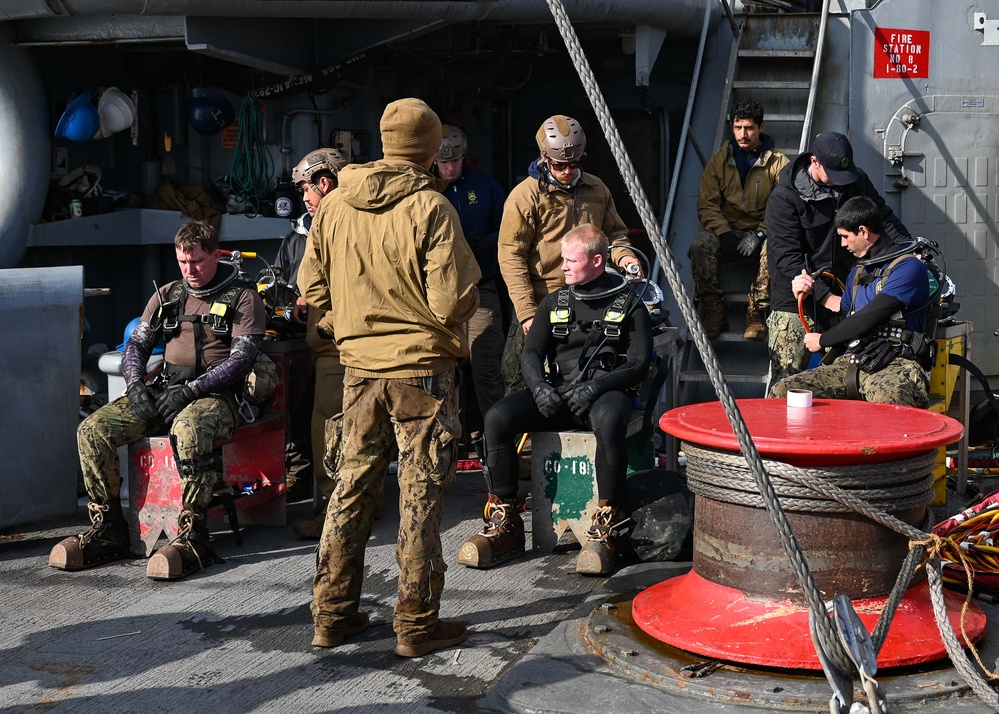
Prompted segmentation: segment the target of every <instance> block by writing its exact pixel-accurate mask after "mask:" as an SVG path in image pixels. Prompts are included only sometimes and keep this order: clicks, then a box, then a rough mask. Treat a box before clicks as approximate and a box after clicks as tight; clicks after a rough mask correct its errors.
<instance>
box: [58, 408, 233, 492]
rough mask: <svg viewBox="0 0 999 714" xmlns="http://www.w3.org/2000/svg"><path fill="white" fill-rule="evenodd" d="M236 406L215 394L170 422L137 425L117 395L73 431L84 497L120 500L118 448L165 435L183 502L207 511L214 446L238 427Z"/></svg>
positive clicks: (215, 475) (213, 471)
mask: <svg viewBox="0 0 999 714" xmlns="http://www.w3.org/2000/svg"><path fill="white" fill-rule="evenodd" d="M236 414H237V410H236V404H235V402H234V401H233V400H232V399H230V398H228V397H223V396H219V395H209V396H207V397H203V398H202V399H196V400H195V401H193V402H191V403H190V404H189V405H187V406H186V407H185V408H184V409H183V410H182V411H181V412H180V414H178V415H177V418H176V419H174V420H173V422H172V423H171V424H169V425H167V423H166V422H164V421H162V420H159V419H158V420H156V421H154V422H151V423H146V422H144V421H141V420H140V419H139V418H138V417H136V416H135V414H133V413H132V409H131V407H130V406H129V403H128V397H127V396H125V397H121V398H119V399H116V400H114V401H113V402H111V403H110V404H108V405H106V406H103V407H101V408H100V409H98V410H97V411H96V412H94V413H93V414H91V415H90V416H89V417H87V418H86V419H85V420H84V421H83V422H82V423H81V424H80V426H79V428H78V429H77V444H78V446H79V451H80V466H81V468H82V469H83V482H84V484H85V485H86V488H87V496H88V497H89V498H90V500H91V501H93V502H94V503H100V504H106V503H109V502H111V501H112V500H117V499H119V498H120V497H121V470H120V469H119V467H118V447H119V446H125V445H126V444H132V443H134V442H136V441H138V440H139V439H142V438H145V437H147V436H158V435H160V434H169V436H170V441H171V443H172V444H173V447H174V455H175V457H176V460H177V471H178V473H179V474H180V482H181V494H182V495H181V500H182V502H183V504H184V505H185V506H188V507H189V508H192V509H194V510H196V511H200V510H203V509H205V508H207V507H208V503H209V502H210V501H211V500H212V489H213V488H214V486H215V482H216V481H217V480H218V478H219V476H220V474H219V471H218V466H217V464H216V461H215V458H214V455H213V453H212V452H213V447H214V444H215V443H216V442H218V441H225V440H226V439H228V438H229V437H230V436H232V432H233V430H235V428H236V419H237V417H236Z"/></svg>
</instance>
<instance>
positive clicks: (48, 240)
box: [28, 208, 291, 248]
mask: <svg viewBox="0 0 999 714" xmlns="http://www.w3.org/2000/svg"><path fill="white" fill-rule="evenodd" d="M186 220H188V219H187V218H185V217H184V215H183V214H182V213H180V212H179V211H158V210H155V209H151V208H128V209H124V210H121V211H114V212H113V213H101V214H99V215H96V216H83V217H82V218H76V219H67V220H63V221H53V222H52V223H36V224H35V225H33V226H31V229H30V231H29V232H28V247H32V248H45V247H62V246H94V245H169V244H170V243H173V237H174V235H176V233H177V229H178V228H179V227H180V224H181V223H183V222H184V221H186ZM290 229H291V225H290V222H289V221H288V219H287V218H264V217H262V216H257V217H254V218H250V217H248V216H244V215H229V214H226V215H223V216H222V225H221V229H220V231H219V240H220V241H221V242H223V243H225V242H226V241H247V240H269V239H280V238H283V237H284V236H285V235H286V234H287V233H288V231H289V230H290Z"/></svg>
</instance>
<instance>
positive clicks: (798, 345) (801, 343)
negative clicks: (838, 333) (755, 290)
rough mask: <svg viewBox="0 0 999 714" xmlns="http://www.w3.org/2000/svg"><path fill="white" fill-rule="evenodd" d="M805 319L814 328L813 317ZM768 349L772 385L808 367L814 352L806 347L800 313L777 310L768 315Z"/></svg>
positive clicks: (770, 382)
mask: <svg viewBox="0 0 999 714" xmlns="http://www.w3.org/2000/svg"><path fill="white" fill-rule="evenodd" d="M805 319H806V320H808V326H809V329H811V328H813V327H814V323H813V322H812V320H811V318H809V317H807V316H806V318H805ZM767 350H768V351H769V352H770V380H769V382H768V384H770V385H773V384H777V382H779V381H780V380H782V379H784V378H785V377H790V376H791V375H792V374H798V372H803V371H804V370H805V369H807V368H808V361H809V360H810V359H811V358H812V353H811V352H809V351H808V348H807V347H805V328H804V326H802V324H801V318H799V317H798V313H796V312H780V311H776V310H775V311H774V312H771V313H770V315H768V316H767Z"/></svg>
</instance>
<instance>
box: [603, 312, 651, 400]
mask: <svg viewBox="0 0 999 714" xmlns="http://www.w3.org/2000/svg"><path fill="white" fill-rule="evenodd" d="M627 329H628V349H627V351H626V352H625V361H624V363H623V364H621V365H619V366H618V367H615V368H614V370H613V371H612V372H608V373H607V374H601V375H599V376H597V377H594V379H593V382H594V383H595V384H596V385H597V386H598V387H599V388H600V393H601V394H604V393H605V392H610V391H613V390H615V389H619V390H624V389H628V388H629V387H634V386H635V385H636V384H641V383H642V381H643V380H644V379H645V378H646V377H647V376H648V374H649V364H650V363H651V362H652V320H651V318H650V317H649V311H648V309H646V307H645V304H644V303H642V302H640V301H636V304H635V305H634V306H633V307H632V308H631V310H630V312H629V314H628V325H627Z"/></svg>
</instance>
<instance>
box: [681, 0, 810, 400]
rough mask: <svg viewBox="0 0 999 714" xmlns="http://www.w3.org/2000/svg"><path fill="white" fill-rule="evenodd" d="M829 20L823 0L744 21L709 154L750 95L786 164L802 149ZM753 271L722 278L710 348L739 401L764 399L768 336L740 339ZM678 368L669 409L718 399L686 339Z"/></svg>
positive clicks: (735, 269)
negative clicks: (720, 324)
mask: <svg viewBox="0 0 999 714" xmlns="http://www.w3.org/2000/svg"><path fill="white" fill-rule="evenodd" d="M750 9H751V8H750ZM828 16H829V0H824V2H823V7H822V12H821V13H794V14H788V13H774V12H761V13H751V14H746V15H744V16H743V17H742V23H741V25H739V34H738V36H737V37H736V38H735V39H734V40H733V42H732V49H731V52H730V54H729V60H728V71H727V75H726V81H725V87H724V89H723V91H722V101H721V108H720V111H719V115H718V123H717V129H716V132H715V142H714V145H713V147H712V150H714V149H716V148H717V147H719V146H721V145H722V143H723V142H724V141H726V140H727V138H728V133H729V131H730V124H729V120H728V117H729V112H730V111H731V108H732V106H734V105H735V104H736V103H737V102H739V101H740V100H742V99H748V98H754V99H756V100H757V101H759V102H760V103H761V104H762V105H763V107H764V109H765V110H766V114H765V119H764V121H765V124H766V126H765V131H766V132H767V133H768V134H770V135H771V136H773V137H774V140H775V142H776V144H777V147H778V148H780V150H781V151H782V152H783V153H784V154H786V155H787V156H788V158H789V159H791V160H793V159H794V158H795V157H796V156H797V155H798V154H800V153H802V152H803V151H805V149H806V148H807V146H808V142H809V140H810V136H811V133H812V118H813V116H814V109H815V102H816V97H817V89H818V76H819V70H820V62H821V58H822V50H823V46H824V44H825V37H826V24H827V19H828ZM755 271H756V266H754V265H752V264H751V263H746V262H742V261H738V262H730V263H727V264H726V265H725V266H724V267H723V269H722V276H721V280H722V288H723V289H724V290H725V305H726V311H727V316H728V321H729V324H730V326H731V327H730V331H728V332H725V333H723V334H721V335H719V336H718V337H717V338H716V339H715V340H713V341H712V345H713V347H714V349H715V352H716V354H717V355H718V359H719V363H720V364H721V366H722V369H723V370H724V373H725V379H726V381H727V382H728V383H729V385H730V387H731V389H732V392H733V394H734V395H735V396H736V397H737V398H752V397H762V396H764V393H765V389H766V383H767V373H768V369H769V357H768V355H767V348H766V339H765V338H763V339H761V340H747V339H745V338H744V337H743V335H742V333H743V330H744V325H745V321H744V318H745V313H746V305H747V299H748V298H747V291H748V289H749V286H750V284H751V283H752V282H753V278H754V277H755ZM680 365H681V366H680V370H679V372H678V374H677V382H678V383H677V385H676V388H675V390H674V391H673V397H674V399H673V406H681V405H684V404H692V403H696V402H701V401H707V400H712V399H715V398H716V396H715V394H714V389H713V387H712V386H711V384H710V381H709V380H708V375H707V372H706V371H705V368H704V365H703V363H702V362H701V359H700V355H698V354H697V350H696V349H695V348H694V346H693V343H692V342H690V341H689V340H685V341H684V344H683V348H682V350H681V354H680Z"/></svg>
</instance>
